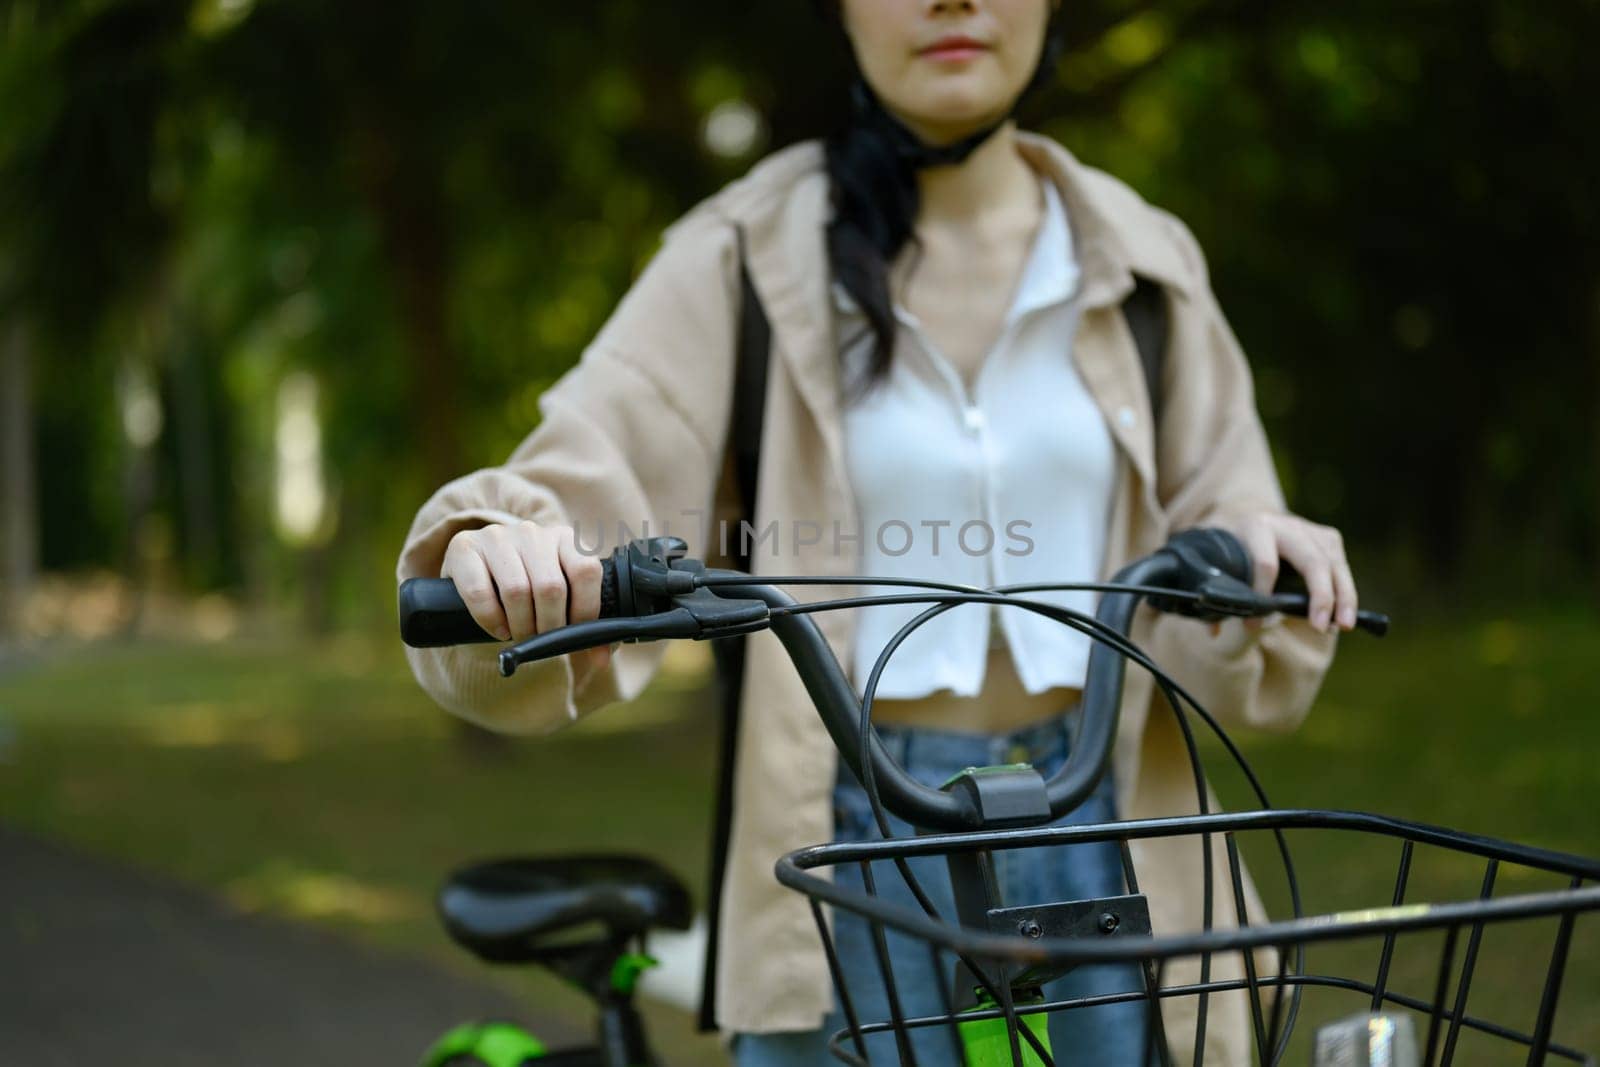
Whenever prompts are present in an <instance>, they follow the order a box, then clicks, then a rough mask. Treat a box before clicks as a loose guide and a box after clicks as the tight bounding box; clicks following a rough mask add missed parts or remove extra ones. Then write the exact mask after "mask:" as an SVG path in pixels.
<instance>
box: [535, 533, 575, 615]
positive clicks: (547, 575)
mask: <svg viewBox="0 0 1600 1067" xmlns="http://www.w3.org/2000/svg"><path fill="white" fill-rule="evenodd" d="M527 552H528V561H529V566H528V576H529V577H530V578H531V579H532V580H533V614H534V619H535V622H536V623H537V624H538V628H539V632H540V633H542V634H547V633H549V632H550V631H551V630H556V629H559V628H561V627H563V626H565V625H566V624H567V576H566V574H565V573H563V571H562V570H561V550H560V548H559V547H558V545H557V539H556V537H555V531H554V530H545V529H540V528H538V527H533V528H530V530H529V537H528V545H527Z"/></svg>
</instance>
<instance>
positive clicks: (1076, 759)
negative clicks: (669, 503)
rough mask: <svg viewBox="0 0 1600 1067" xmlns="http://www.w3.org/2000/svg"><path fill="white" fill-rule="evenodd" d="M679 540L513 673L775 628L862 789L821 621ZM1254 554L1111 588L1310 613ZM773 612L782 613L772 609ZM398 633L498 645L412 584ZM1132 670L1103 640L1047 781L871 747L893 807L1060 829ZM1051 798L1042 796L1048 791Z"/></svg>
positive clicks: (617, 583)
mask: <svg viewBox="0 0 1600 1067" xmlns="http://www.w3.org/2000/svg"><path fill="white" fill-rule="evenodd" d="M686 552H687V546H686V545H685V544H684V542H683V541H682V540H680V539H678V538H675V537H656V538H650V539H648V540H639V541H634V542H632V543H631V544H629V545H627V546H621V547H618V548H617V550H616V551H615V552H613V553H612V555H611V557H610V558H609V559H606V560H604V561H602V563H603V565H604V566H603V575H602V589H603V592H602V597H601V602H602V617H601V618H599V619H596V620H594V621H591V622H580V623H572V624H569V625H567V626H563V627H559V628H557V629H554V630H551V631H549V632H547V633H543V634H538V635H536V636H534V637H531V638H529V639H527V640H526V641H522V642H520V643H519V644H516V645H513V646H511V647H509V648H506V649H504V650H502V652H501V653H500V668H501V672H502V673H503V674H505V675H507V676H509V675H510V674H512V673H513V672H514V671H515V670H516V668H517V667H518V666H519V665H520V664H522V663H528V662H532V661H534V660H539V659H547V658H550V657H553V656H558V655H562V654H565V653H568V652H574V651H578V650H581V649H585V648H592V647H595V646H598V645H602V644H611V643H614V642H618V641H649V640H658V639H662V638H692V639H695V640H706V639H715V638H721V637H728V636H733V635H736V634H741V633H749V632H752V631H755V630H761V629H770V630H771V631H772V632H773V634H775V635H776V636H777V638H778V639H779V640H780V641H781V642H782V643H783V646H784V649H785V651H787V652H788V654H789V658H790V659H791V660H792V661H793V663H794V665H795V669H796V670H797V671H798V672H799V675H800V679H801V681H802V683H803V684H804V685H805V687H806V691H807V693H808V694H809V695H810V697H811V699H812V702H813V704H814V705H815V706H816V708H817V711H818V714H819V715H820V716H821V718H822V721H823V725H824V726H825V727H826V728H827V731H828V734H829V736H830V737H831V738H832V739H833V742H834V744H835V746H837V748H838V749H839V755H840V758H841V759H843V760H844V761H845V762H846V764H847V765H848V766H849V767H850V769H851V770H852V771H853V772H854V773H855V774H856V775H857V777H858V778H861V777H862V771H863V768H862V767H861V765H860V754H861V728H860V716H861V701H860V699H859V698H858V697H857V696H856V694H855V690H854V689H853V688H852V687H851V685H850V683H849V681H848V680H847V678H846V677H845V673H844V670H843V668H842V667H841V666H840V665H839V661H838V659H837V657H836V656H834V654H833V650H832V648H831V647H830V646H829V645H828V643H827V641H826V640H825V639H824V637H823V636H822V632H821V630H819V629H818V628H817V625H816V623H815V622H814V621H813V620H812V619H811V616H810V615H809V614H807V613H804V612H801V611H791V610H784V609H790V608H794V607H796V606H797V605H796V602H795V600H794V599H793V598H792V597H790V596H789V594H787V593H785V592H784V591H783V590H782V589H779V588H778V587H776V586H772V585H764V584H754V583H752V584H739V585H724V586H720V587H714V586H709V585H705V584H702V583H703V580H704V579H705V578H716V577H737V578H747V577H749V576H748V575H745V574H743V573H742V572H740V571H727V570H707V569H706V568H705V566H704V564H703V563H701V562H700V561H699V560H693V559H688V558H686V556H685V553H686ZM1250 573H1251V563H1250V556H1249V553H1248V552H1247V551H1246V550H1245V548H1244V546H1243V545H1242V544H1241V543H1240V542H1239V541H1238V539H1237V538H1235V537H1234V536H1233V535H1232V534H1229V533H1227V532H1226V531H1223V530H1216V529H1197V530H1186V531H1184V532H1182V533H1180V534H1178V535H1176V536H1175V537H1173V539H1172V540H1171V541H1169V542H1168V544H1167V545H1166V546H1165V547H1163V548H1161V549H1160V550H1158V551H1156V552H1154V553H1152V554H1151V555H1149V556H1146V557H1144V558H1143V559H1139V560H1135V561H1134V562H1133V563H1130V564H1129V565H1128V566H1126V567H1124V568H1123V569H1122V570H1121V571H1119V572H1117V574H1116V576H1115V577H1114V578H1113V579H1112V581H1113V583H1114V584H1116V585H1123V586H1145V587H1152V586H1154V587H1161V588H1164V589H1166V590H1168V591H1169V592H1172V593H1175V594H1181V595H1177V596H1170V597H1164V596H1159V595H1153V596H1151V597H1149V598H1148V599H1149V600H1150V602H1151V604H1152V606H1154V607H1156V608H1158V609H1159V610H1163V611H1176V612H1181V613H1183V614H1187V615H1192V616H1196V617H1200V618H1221V617H1226V616H1232V615H1262V614H1269V613H1271V612H1275V611H1280V612H1284V613H1289V614H1300V615H1304V614H1305V612H1306V597H1305V596H1303V595H1295V594H1271V595H1269V596H1265V597H1264V596H1261V595H1259V594H1257V593H1255V592H1254V591H1253V590H1252V589H1251V588H1250V586H1249V584H1248V582H1249V577H1250ZM1142 599H1146V598H1145V597H1144V596H1143V595H1142V594H1139V593H1135V592H1127V591H1120V592H1109V593H1106V594H1105V595H1104V596H1102V597H1101V599H1100V604H1099V607H1098V609H1097V610H1096V612H1095V617H1096V619H1097V620H1098V621H1099V622H1100V623H1101V624H1102V625H1104V626H1105V627H1107V628H1109V629H1110V630H1112V631H1114V632H1116V633H1117V634H1120V635H1123V636H1126V635H1127V633H1128V630H1129V628H1130V627H1131V626H1132V623H1133V614H1134V611H1135V609H1136V608H1137V607H1138V605H1139V602H1140V600H1142ZM773 609H779V610H777V611H774V610H773ZM1358 624H1359V625H1360V626H1361V627H1362V628H1363V629H1366V630H1368V631H1369V632H1371V633H1374V634H1378V635H1380V636H1381V635H1382V634H1384V633H1386V632H1387V630H1388V624H1389V620H1388V618H1387V617H1386V616H1382V615H1379V614H1377V613H1374V612H1366V611H1363V612H1361V613H1360V614H1359V619H1358ZM400 630H401V637H402V639H403V640H404V641H405V642H406V643H407V644H408V645H411V646H413V647H418V648H431V647H440V646H443V645H450V644H465V643H469V642H485V641H495V640H496V638H494V637H493V636H491V635H489V634H488V633H486V632H484V631H483V630H482V629H480V628H479V627H478V625H477V624H476V623H475V622H473V621H472V617H471V615H470V614H468V613H467V609H466V605H465V604H464V603H463V602H462V600H461V597H460V595H459V593H457V591H456V589H455V586H454V583H453V582H451V581H449V580H448V579H425V578H413V579H410V580H408V581H406V582H404V583H402V584H401V586H400ZM1124 668H1125V660H1124V658H1123V656H1122V653H1121V652H1119V651H1118V650H1117V649H1115V648H1113V647H1111V646H1110V645H1107V644H1106V643H1104V642H1102V641H1096V642H1095V643H1094V646H1093V648H1092V649H1091V650H1090V653H1089V668H1088V674H1087V677H1086V679H1085V681H1084V691H1083V704H1082V715H1081V724H1080V726H1079V735H1078V738H1077V739H1076V741H1075V743H1074V745H1073V747H1072V751H1071V753H1070V755H1069V756H1068V758H1067V761H1066V763H1065V764H1064V765H1063V766H1062V767H1061V768H1060V769H1059V770H1058V771H1057V772H1056V773H1055V775H1053V776H1052V777H1051V778H1050V780H1049V781H1048V782H1041V781H1040V779H1039V776H1038V775H1037V773H1036V772H1034V773H1033V774H1032V777H1031V779H1030V778H1028V777H1027V776H1026V775H1021V776H1012V777H1011V778H1009V779H1008V778H1007V777H1006V776H1004V775H999V776H992V777H991V778H989V779H985V780H982V781H979V780H977V779H976V778H975V776H966V778H965V779H964V781H965V786H966V788H965V789H963V790H961V791H945V790H939V789H932V788H930V787H928V786H925V785H923V784H922V783H920V782H918V781H917V780H916V779H914V778H912V777H911V776H910V775H909V774H907V773H906V771H905V770H904V768H902V767H901V766H900V765H899V764H898V763H896V762H895V761H894V759H893V758H891V757H890V756H889V755H888V753H887V752H886V751H885V750H884V749H883V747H882V745H881V744H880V743H879V741H878V738H877V734H876V732H875V731H874V732H873V733H872V736H871V737H870V738H869V739H868V749H867V751H868V758H869V760H870V761H871V764H872V766H871V771H872V775H873V777H874V779H875V780H876V782H877V784H878V789H879V792H880V794H881V796H882V798H883V802H884V806H885V807H886V808H888V809H889V810H890V811H892V812H894V813H895V814H896V815H898V816H900V817H901V818H902V819H905V820H906V821H907V822H909V823H911V824H912V825H914V826H919V827H922V828H925V829H930V830H942V831H965V830H976V829H982V828H986V827H988V828H994V827H999V826H1005V825H1026V824H1029V823H1034V822H1045V821H1050V820H1054V819H1058V818H1060V817H1061V816H1063V815H1065V814H1066V813H1067V812H1069V811H1071V810H1072V809H1074V808H1076V807H1077V806H1078V804H1080V803H1081V802H1082V801H1083V799H1084V798H1085V797H1087V796H1088V795H1089V793H1090V792H1092V791H1093V789H1094V787H1095V785H1096V784H1097V783H1098V782H1099V780H1100V777H1101V775H1102V774H1104V772H1105V768H1106V765H1107V763H1108V762H1109V760H1110V756H1111V747H1112V743H1113V742H1114V741H1115V740H1116V734H1117V724H1118V720H1119V718H1120V709H1121V703H1122V688H1123V676H1124ZM1041 786H1042V789H1041V788H1040V787H1041Z"/></svg>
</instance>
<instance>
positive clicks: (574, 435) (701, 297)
mask: <svg viewBox="0 0 1600 1067" xmlns="http://www.w3.org/2000/svg"><path fill="white" fill-rule="evenodd" d="M737 272H738V262H737V251H736V247H735V241H734V231H733V227H732V225H731V224H730V223H728V222H727V221H726V220H722V219H720V218H719V217H717V216H715V215H713V214H712V213H710V212H707V211H704V210H700V211H696V212H692V213H691V214H690V215H688V216H686V217H685V218H684V219H682V220H680V221H679V222H678V223H677V224H675V225H674V226H673V227H671V228H670V229H669V230H668V231H667V233H666V235H665V239H664V241H663V244H662V247H661V248H660V250H659V251H658V252H657V253H656V255H655V257H654V258H653V259H652V260H651V262H650V263H649V265H648V266H647V267H646V268H645V270H644V271H643V273H642V274H641V275H640V276H639V278H638V279H637V280H636V281H635V283H634V284H633V286H632V287H631V288H630V290H629V291H628V293H627V294H626V296H625V297H624V298H623V300H622V302H621V303H620V304H619V305H618V306H617V308H616V310H615V311H614V312H613V314H612V316H611V318H610V319H609V320H607V322H606V324H605V326H604V327H603V328H602V329H601V331H600V333H599V334H598V335H597V336H596V337H595V339H594V340H593V341H592V343H591V344H590V345H589V346H588V348H587V349H585V351H584V352H583V355H582V357H581V358H580V360H579V362H578V363H577V365H576V366H574V367H572V368H571V369H570V370H568V371H567V372H566V374H564V375H563V376H562V377H561V378H560V379H558V380H557V381H556V382H555V383H554V384H553V385H552V386H551V387H550V388H549V389H548V390H546V391H545V393H544V395H543V396H542V397H541V398H540V401H539V412H540V421H539V424H538V426H537V428H536V429H534V431H533V432H532V433H531V434H529V436H528V437H527V438H526V439H525V440H523V442H522V443H521V444H520V445H519V446H518V447H517V449H516V450H515V451H514V452H513V453H512V455H511V457H510V458H509V459H508V460H507V461H506V462H505V463H504V464H503V465H501V466H498V467H490V468H487V469H484V470H479V471H475V472H473V473H471V474H468V475H466V476H465V477H462V478H458V479H456V480H455V481H453V482H450V483H449V484H447V485H445V486H444V487H443V488H441V489H440V490H439V491H438V492H436V493H434V494H433V496H432V497H431V498H430V499H429V500H428V502H427V503H425V504H424V505H423V506H422V509H421V510H420V511H419V512H418V513H417V516H416V519H415V521H414V522H413V523H412V525H411V531H410V533H409V534H408V536H407V537H406V541H405V546H404V548H403V549H402V550H401V553H400V560H399V566H398V568H397V577H398V578H399V580H402V581H403V580H405V579H407V578H412V577H419V576H422V577H437V576H438V574H439V568H440V565H441V563H442V561H443V559H444V552H445V548H446V546H447V545H448V544H449V543H450V539H451V537H453V536H454V535H455V534H456V533H457V532H458V531H460V530H465V529H471V528H474V527H479V526H484V525H488V524H491V523H511V522H517V521H521V520H525V519H531V520H533V521H535V522H538V523H541V524H565V525H570V526H573V527H574V529H575V531H576V533H577V541H578V545H579V547H580V548H581V549H582V550H583V551H586V552H602V553H608V552H609V551H610V550H611V548H612V547H614V546H615V545H616V544H618V543H619V542H623V541H627V540H629V539H631V538H632V537H636V536H646V535H647V534H648V535H651V536H654V535H658V534H662V533H670V534H673V535H676V536H679V537H683V538H684V539H685V540H686V541H687V542H688V544H689V552H690V554H691V555H694V556H702V555H703V554H704V550H705V548H706V546H705V544H704V540H705V534H706V526H707V518H706V516H707V515H708V514H709V511H710V508H711V505H712V497H713V495H714V492H715V489H716V477H717V474H718V473H719V471H720V464H719V463H718V462H717V459H718V458H719V457H720V456H721V455H722V450H723V440H724V436H725V434H726V429H727V428H726V423H727V419H728V412H729V394H730V392H731V374H732V363H733V336H734V321H733V320H734V313H735V301H736V299H737V296H736V294H737V292H738V290H737V278H738V273H737ZM498 647H499V646H495V645H467V646H461V647H457V648H443V649H412V648H408V649H407V650H406V656H407V659H408V660H409V661H410V664H411V669H412V671H413V673H414V674H415V675H416V677H417V680H418V681H419V682H420V683H421V684H422V686H423V688H424V689H425V690H426V691H427V692H428V693H429V694H430V695H431V696H432V697H433V698H434V699H435V700H437V701H438V702H439V703H440V704H441V705H443V706H444V707H445V708H447V709H449V710H450V711H452V712H454V713H456V714H458V715H461V716H463V717H465V718H467V719H470V720H472V721H474V722H477V723H479V724H481V725H483V726H486V727H488V728H490V729H494V730H499V731H503V732H507V733H543V732H548V731H551V730H554V729H557V728H559V727H560V726H563V725H565V724H567V723H569V722H571V721H573V720H575V719H576V718H578V717H579V716H580V715H583V714H586V713H588V712H590V711H593V710H595V709H597V708H600V707H603V706H605V705H607V704H610V703H613V702H616V701H623V700H631V699H632V698H633V697H635V696H637V695H638V694H639V692H640V691H641V690H643V689H644V687H645V685H646V684H647V683H648V682H649V681H650V679H651V677H652V676H653V675H654V673H655V671H656V669H657V667H659V665H660V662H661V658H662V654H663V652H664V647H665V646H664V643H662V642H647V643H642V644H624V645H620V646H619V647H618V648H617V650H616V653H615V654H614V655H613V656H612V658H611V663H610V665H609V666H608V667H606V668H605V669H604V670H602V671H598V672H591V671H589V670H588V668H587V665H586V661H585V665H584V666H579V667H574V665H573V663H572V662H571V657H568V656H562V657H559V658H557V659H553V660H547V661H543V662H540V663H536V664H529V665H528V666H525V667H523V668H522V669H521V670H519V671H518V672H517V673H516V675H514V676H513V677H512V678H509V679H508V678H502V677H501V676H500V673H499V670H498V668H497V664H496V653H497V652H498Z"/></svg>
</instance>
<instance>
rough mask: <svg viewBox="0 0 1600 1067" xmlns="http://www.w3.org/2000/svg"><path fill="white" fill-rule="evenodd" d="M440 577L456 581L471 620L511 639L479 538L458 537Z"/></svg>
mask: <svg viewBox="0 0 1600 1067" xmlns="http://www.w3.org/2000/svg"><path fill="white" fill-rule="evenodd" d="M439 577H441V578H449V579H450V580H451V581H453V582H455V585H456V592H457V593H459V594H460V595H461V600H462V602H463V603H464V604H466V606H467V612H468V614H470V615H471V616H472V621H473V622H476V623H477V624H478V625H479V626H480V627H482V629H483V631H484V632H485V633H490V634H493V635H494V636H496V637H498V638H499V639H500V640H502V641H509V640H511V628H510V626H509V625H508V624H507V622H506V616H505V612H504V611H502V610H501V608H500V598H499V597H498V596H496V595H495V591H494V578H493V577H492V576H491V575H490V573H489V564H488V561H487V560H485V559H484V558H483V555H482V554H481V553H480V552H479V551H478V548H477V539H476V538H468V537H464V536H463V535H461V534H457V535H456V536H455V537H454V538H452V539H451V541H450V547H449V548H447V549H446V550H445V554H444V564H443V565H442V566H441V567H440V568H439Z"/></svg>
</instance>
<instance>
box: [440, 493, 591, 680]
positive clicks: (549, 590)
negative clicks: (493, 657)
mask: <svg viewBox="0 0 1600 1067" xmlns="http://www.w3.org/2000/svg"><path fill="white" fill-rule="evenodd" d="M600 576H601V566H600V557H599V556H591V555H588V554H586V553H584V552H580V551H579V550H578V547H577V543H576V539H575V537H574V535H573V531H572V528H571V527H569V526H540V525H539V524H538V523H536V522H531V521H530V522H519V523H515V524H500V523H496V524H493V525H489V526H482V527H479V528H477V529H474V530H462V531H460V532H459V533H457V534H456V535H455V536H454V537H452V538H451V539H450V544H449V546H448V547H446V548H445V552H444V564H443V565H442V566H441V567H440V568H439V577H441V578H449V579H450V580H451V581H453V582H455V585H456V591H457V592H459V593H460V594H461V599H462V600H463V601H464V602H465V603H466V605H467V610H468V611H469V612H471V613H472V618H473V620H474V621H475V622H477V624H478V625H479V626H481V627H483V629H484V630H485V631H486V632H488V633H491V634H494V635H495V636H496V637H498V638H500V640H502V641H511V640H516V641H521V640H523V639H524V638H528V637H532V636H533V635H534V634H542V633H547V632H549V631H550V630H554V629H555V628H556V627H558V626H565V625H566V624H567V623H569V622H588V621H590V620H592V619H596V618H599V616H600ZM582 658H583V659H584V660H585V661H586V662H587V664H588V665H589V667H590V669H591V670H599V669H601V668H603V667H605V665H606V664H607V663H609V662H610V661H611V649H610V648H609V647H606V646H601V647H599V648H594V649H589V650H588V651H586V652H584V653H583V654H582Z"/></svg>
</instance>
